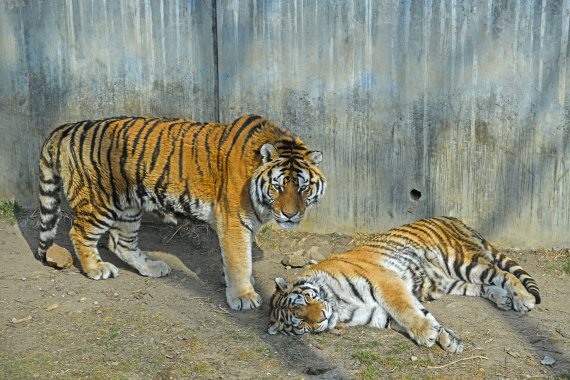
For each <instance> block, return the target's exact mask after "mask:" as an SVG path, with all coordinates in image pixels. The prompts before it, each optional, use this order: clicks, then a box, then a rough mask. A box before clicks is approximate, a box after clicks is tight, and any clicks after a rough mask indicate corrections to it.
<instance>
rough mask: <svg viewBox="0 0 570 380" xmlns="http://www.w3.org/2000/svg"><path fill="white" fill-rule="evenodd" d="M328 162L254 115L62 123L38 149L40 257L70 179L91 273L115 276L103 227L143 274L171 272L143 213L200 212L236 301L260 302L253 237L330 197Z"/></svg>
mask: <svg viewBox="0 0 570 380" xmlns="http://www.w3.org/2000/svg"><path fill="white" fill-rule="evenodd" d="M321 160H322V154H321V153H320V152H318V151H310V150H308V149H307V147H306V146H305V144H304V143H303V141H302V140H301V139H300V138H299V137H296V136H294V135H292V134H291V133H290V132H289V131H287V130H285V129H283V128H279V127H277V126H276V125H275V124H273V123H272V122H271V121H269V120H267V119H265V118H263V117H261V116H257V115H246V116H243V117H241V118H239V119H237V120H235V121H234V122H233V123H229V124H219V123H201V122H195V121H191V120H182V119H164V118H148V117H117V118H109V119H103V120H95V121H92V120H86V121H82V122H78V123H72V124H65V125H62V126H60V127H59V128H57V129H56V130H54V131H53V132H52V133H51V134H50V136H49V137H48V138H47V140H46V142H45V144H44V146H43V148H42V151H41V157H40V211H41V212H40V214H41V232H40V243H39V247H38V250H37V253H36V257H37V258H38V259H40V260H44V258H45V254H46V252H47V249H48V248H49V247H50V246H51V245H52V244H53V239H54V237H55V234H56V228H57V222H58V220H59V215H60V206H59V204H60V199H59V192H60V188H61V187H62V186H63V190H64V192H65V195H66V197H67V199H68V201H69V204H70V206H71V209H72V210H73V213H74V221H73V226H72V228H71V231H70V238H71V240H72V242H73V245H74V248H75V252H76V254H77V256H78V257H79V260H80V262H81V266H82V269H83V271H84V272H85V274H86V275H87V276H88V277H90V278H92V279H107V278H109V277H115V276H117V274H118V269H117V268H116V267H115V266H114V265H112V264H111V263H108V262H104V261H102V260H101V258H100V256H99V252H98V250H97V242H98V240H99V239H100V237H101V236H102V235H103V234H104V233H106V232H109V249H110V250H111V251H113V252H114V253H115V254H116V255H117V256H118V257H119V258H121V259H122V260H123V261H125V262H126V263H128V264H130V265H131V266H133V267H134V268H136V269H137V270H138V271H139V272H140V273H141V274H143V275H145V276H154V277H158V276H164V275H166V274H168V273H169V272H170V267H169V266H168V265H167V264H166V263H164V262H162V261H152V260H149V259H148V258H147V257H146V255H145V254H144V253H143V252H142V251H141V250H140V249H139V248H138V246H137V240H138V238H137V232H138V229H139V227H140V222H141V216H142V213H143V212H144V211H152V212H158V213H160V214H162V215H163V216H164V217H165V219H167V220H174V221H175V220H176V219H175V217H176V216H182V217H194V218H197V219H200V220H203V221H206V222H208V223H210V224H211V226H212V227H213V228H214V229H215V230H216V232H217V233H218V237H219V240H220V246H221V251H222V259H223V267H224V277H225V281H226V285H227V288H226V298H227V301H228V303H229V305H230V307H231V308H233V309H251V308H255V307H257V306H259V304H260V302H261V299H260V297H259V295H258V294H257V293H256V292H255V290H254V288H253V284H252V279H253V278H252V276H251V275H252V264H251V244H252V240H253V235H254V234H255V232H256V231H257V230H258V229H259V228H260V227H261V226H262V225H263V224H264V223H266V222H268V221H270V220H272V219H273V220H276V221H277V223H278V224H280V225H281V226H283V227H285V228H290V227H295V226H297V225H298V224H299V222H300V221H301V219H302V218H303V217H304V215H305V211H306V209H307V207H309V206H311V205H313V204H315V203H317V202H318V201H319V199H320V198H321V196H322V195H323V194H324V190H325V178H324V176H323V175H322V173H321V172H320V171H319V169H318V168H317V165H318V164H319V163H320V161H321Z"/></svg>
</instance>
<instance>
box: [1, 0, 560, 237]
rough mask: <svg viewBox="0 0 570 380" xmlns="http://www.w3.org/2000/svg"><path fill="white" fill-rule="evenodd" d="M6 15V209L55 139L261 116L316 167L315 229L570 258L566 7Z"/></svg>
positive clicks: (63, 5)
mask: <svg viewBox="0 0 570 380" xmlns="http://www.w3.org/2000/svg"><path fill="white" fill-rule="evenodd" d="M0 2H1V4H2V5H1V8H0V57H2V58H1V59H0V84H1V86H0V197H13V196H14V195H16V198H17V199H18V200H19V201H20V202H21V203H23V204H24V205H28V206H31V205H34V204H35V195H36V187H37V174H36V166H37V164H36V161H37V154H38V153H37V152H38V151H39V146H40V143H41V141H42V140H43V137H44V136H45V135H46V134H47V133H48V131H49V130H50V129H51V128H53V127H54V126H55V125H57V124H60V123H62V122H67V121H70V120H77V119H83V118H94V117H100V116H109V115H117V114H161V115H176V116H184V117H192V118H197V119H201V120H215V119H217V118H218V115H219V119H220V120H222V121H229V120H232V119H233V118H235V117H236V116H239V115H241V114H244V113H249V112H255V113H260V114H263V115H266V116H267V117H269V118H271V119H274V120H275V121H277V122H278V123H280V124H282V125H284V126H286V127H289V128H290V129H292V130H294V131H295V132H297V133H299V134H300V135H301V136H303V137H304V139H305V140H306V141H307V142H308V143H309V144H310V145H311V146H313V147H315V148H318V149H320V150H322V151H323V152H324V157H325V161H324V162H323V165H322V166H323V170H324V171H325V172H326V174H327V175H328V178H329V188H328V194H327V196H326V197H325V199H324V201H323V203H322V204H321V205H320V206H319V207H318V209H316V210H313V211H315V212H313V213H311V214H310V216H309V219H308V220H307V221H306V223H305V224H304V228H305V229H308V230H312V231H321V232H329V231H344V232H354V231H376V230H383V229H386V228H388V227H392V226H395V225H399V224H402V223H405V222H409V221H412V220H415V219H417V218H420V217H424V216H430V215H441V214H447V215H454V216H458V217H461V218H463V219H464V220H466V221H467V222H468V223H470V224H472V225H473V226H474V227H476V228H478V229H480V230H481V231H482V232H483V233H484V234H485V235H487V236H488V237H489V238H490V239H491V240H493V241H496V242H499V243H502V244H505V245H512V246H527V247H537V246H560V245H570V234H569V233H568V231H569V230H570V194H569V192H570V175H569V174H568V172H569V171H570V155H569V153H570V147H569V144H568V142H569V141H570V108H569V105H568V98H569V97H570V93H569V91H570V90H569V87H568V85H567V83H568V82H570V81H569V79H570V78H569V76H570V73H569V69H568V62H567V61H568V54H569V50H568V34H569V25H570V22H569V21H570V1H569V0H565V1H542V2H541V1H530V0H529V1H522V0H520V1H496V0H491V1H488V0H485V1H477V0H471V1H469V0H466V1H446V0H440V1H436V0H423V1H419V0H418V1H415V0H407V1H388V0H377V1H372V0H370V1H341V0H337V1H335V0H330V1H326V2H324V1H323V2H321V1H316V0H314V1H306V0H305V1H300V0H298V1H295V0H280V1H279V0H251V1H237V0H236V1H232V0H213V1H211V2H210V1H183V0H178V1H150V0H146V1H143V0H141V1H134V0H133V1H121V2H115V1H105V0H93V1H86V0H85V1H82V0H68V1H65V2H64V1H49V2H48V1H45V2H44V1H33V2H28V1H24V0H0ZM214 31H215V32H214ZM216 36H217V38H216ZM216 64H217V66H216ZM218 80H219V91H218V87H217V81H218ZM412 190H417V191H419V192H420V193H421V197H420V198H419V199H414V197H412V196H411V191H412ZM414 194H418V193H414Z"/></svg>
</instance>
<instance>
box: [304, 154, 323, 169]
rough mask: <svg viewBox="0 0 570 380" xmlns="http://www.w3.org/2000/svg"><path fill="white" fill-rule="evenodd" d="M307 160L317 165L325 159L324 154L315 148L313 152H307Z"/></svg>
mask: <svg viewBox="0 0 570 380" xmlns="http://www.w3.org/2000/svg"><path fill="white" fill-rule="evenodd" d="M307 160H308V161H309V162H310V163H311V164H313V165H315V166H316V165H318V164H320V163H321V161H322V160H323V154H322V153H321V152H319V151H318V150H313V151H312V152H309V153H307Z"/></svg>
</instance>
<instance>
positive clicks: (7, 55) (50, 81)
mask: <svg viewBox="0 0 570 380" xmlns="http://www.w3.org/2000/svg"><path fill="white" fill-rule="evenodd" d="M204 4H206V5H207V6H204ZM212 22H213V14H212V7H211V4H210V3H209V2H208V3H205V2H203V1H200V0H195V1H187V0H186V1H181V0H178V1H150V0H146V1H143V0H141V1H105V0H93V1H90V0H79V1H76V0H68V1H63V0H55V1H41V0H0V198H11V197H15V198H16V200H17V201H18V202H20V203H21V204H22V205H24V206H28V207H35V206H37V188H38V173H37V166H38V164H37V162H38V157H39V150H40V147H41V144H42V143H43V140H44V139H45V137H46V136H47V134H48V133H49V132H50V130H52V129H53V128H54V127H56V126H58V125H60V124H63V123H66V122H71V121H78V120H83V119H93V118H101V117H107V116H113V115H165V116H166V115H171V116H180V117H188V118H197V119H201V120H202V119H203V120H212V119H214V118H217V96H216V91H215V87H216V80H217V76H216V70H215V55H214V47H213V44H212V41H213V35H214V32H213V28H212Z"/></svg>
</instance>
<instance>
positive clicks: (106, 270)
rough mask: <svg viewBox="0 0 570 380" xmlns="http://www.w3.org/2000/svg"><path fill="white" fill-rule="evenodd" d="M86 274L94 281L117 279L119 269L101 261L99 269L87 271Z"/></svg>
mask: <svg viewBox="0 0 570 380" xmlns="http://www.w3.org/2000/svg"><path fill="white" fill-rule="evenodd" d="M85 274H86V275H87V277H89V278H90V279H92V280H106V279H108V278H109V277H117V276H118V275H119V269H118V268H117V267H116V266H114V265H113V264H111V263H107V262H104V261H101V262H100V263H99V265H98V266H97V268H93V269H89V270H86V271H85Z"/></svg>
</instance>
